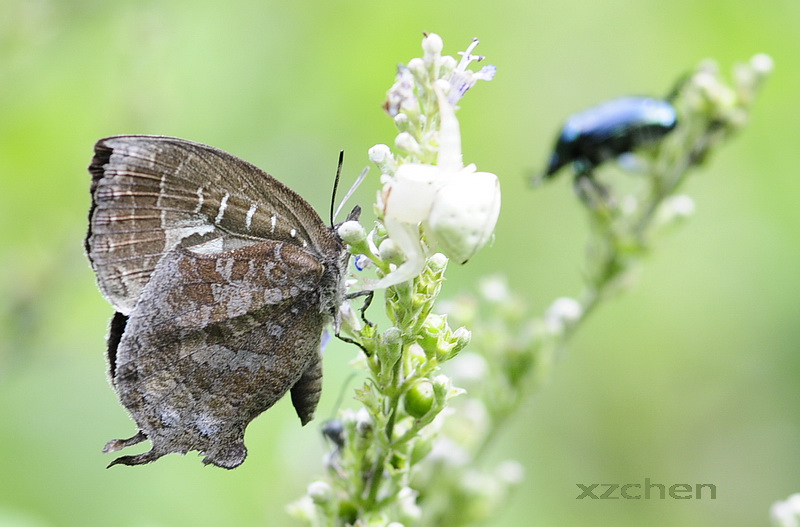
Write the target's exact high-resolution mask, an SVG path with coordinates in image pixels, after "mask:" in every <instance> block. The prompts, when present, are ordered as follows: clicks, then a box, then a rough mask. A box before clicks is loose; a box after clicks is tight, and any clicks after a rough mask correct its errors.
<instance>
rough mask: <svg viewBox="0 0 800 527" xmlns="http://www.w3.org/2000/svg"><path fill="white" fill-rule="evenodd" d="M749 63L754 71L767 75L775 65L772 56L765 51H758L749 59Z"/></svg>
mask: <svg viewBox="0 0 800 527" xmlns="http://www.w3.org/2000/svg"><path fill="white" fill-rule="evenodd" d="M750 65H751V66H752V67H753V70H755V71H756V73H759V74H761V75H768V74H769V73H771V72H772V69H773V68H774V67H775V62H774V61H773V60H772V57H770V56H769V55H767V54H766V53H759V54H758V55H756V56H754V57H753V58H752V59H750Z"/></svg>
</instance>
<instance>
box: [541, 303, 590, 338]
mask: <svg viewBox="0 0 800 527" xmlns="http://www.w3.org/2000/svg"><path fill="white" fill-rule="evenodd" d="M582 314H583V308H582V307H581V304H580V302H578V301H577V300H575V299H574V298H569V297H561V298H557V299H556V300H555V301H554V302H553V303H552V304H551V305H550V307H549V308H547V311H546V312H545V315H544V318H545V322H546V323H547V326H548V327H549V328H550V330H551V331H553V332H555V333H558V332H561V331H563V330H564V328H565V327H566V326H569V325H570V324H572V323H574V322H576V321H577V320H578V319H579V318H580V317H581V316H582Z"/></svg>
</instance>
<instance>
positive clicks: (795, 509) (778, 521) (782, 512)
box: [770, 494, 800, 527]
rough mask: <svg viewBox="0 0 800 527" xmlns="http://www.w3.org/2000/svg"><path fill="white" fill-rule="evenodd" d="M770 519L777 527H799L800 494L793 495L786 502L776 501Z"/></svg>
mask: <svg viewBox="0 0 800 527" xmlns="http://www.w3.org/2000/svg"><path fill="white" fill-rule="evenodd" d="M770 517H771V518H772V522H773V524H774V525H776V526H777V527H799V526H800V494H792V495H791V496H789V497H788V498H787V499H786V500H785V501H776V502H775V503H774V504H773V505H772V507H770Z"/></svg>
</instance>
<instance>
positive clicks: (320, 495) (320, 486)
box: [307, 480, 333, 505]
mask: <svg viewBox="0 0 800 527" xmlns="http://www.w3.org/2000/svg"><path fill="white" fill-rule="evenodd" d="M307 493H308V495H309V497H310V498H311V499H312V500H314V503H316V504H317V505H321V504H323V503H327V502H329V501H330V500H331V499H332V498H333V489H332V488H331V486H330V485H329V484H328V483H326V482H324V481H319V480H318V481H314V482H312V483H310V484H309V485H308V490H307Z"/></svg>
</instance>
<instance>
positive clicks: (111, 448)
mask: <svg viewBox="0 0 800 527" xmlns="http://www.w3.org/2000/svg"><path fill="white" fill-rule="evenodd" d="M142 441H147V434H145V433H144V432H142V431H141V430H139V431H138V432H136V435H135V436H133V437H129V438H128V439H114V440H112V441H109V442H108V443H106V446H104V447H103V454H108V453H109V452H116V451H118V450H122V449H123V448H125V447H129V446H132V445H138V444H139V443H141V442H142ZM115 463H116V462H115Z"/></svg>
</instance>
